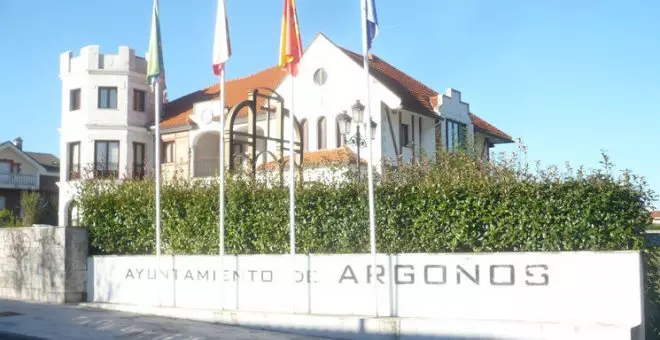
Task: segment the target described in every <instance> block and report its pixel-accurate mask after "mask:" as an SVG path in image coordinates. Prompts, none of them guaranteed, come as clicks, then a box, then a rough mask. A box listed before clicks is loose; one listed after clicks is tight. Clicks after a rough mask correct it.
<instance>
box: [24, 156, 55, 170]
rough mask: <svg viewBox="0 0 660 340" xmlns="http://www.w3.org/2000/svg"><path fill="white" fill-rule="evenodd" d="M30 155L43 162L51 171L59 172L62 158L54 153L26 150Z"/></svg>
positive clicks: (40, 162) (38, 161) (42, 164)
mask: <svg viewBox="0 0 660 340" xmlns="http://www.w3.org/2000/svg"><path fill="white" fill-rule="evenodd" d="M25 153H26V154H27V155H28V156H30V157H32V158H33V159H34V160H35V161H37V163H39V164H41V166H43V167H44V168H46V170H48V171H49V172H57V171H59V170H60V159H59V158H57V157H56V156H55V155H53V154H49V153H42V152H29V151H28V152H25Z"/></svg>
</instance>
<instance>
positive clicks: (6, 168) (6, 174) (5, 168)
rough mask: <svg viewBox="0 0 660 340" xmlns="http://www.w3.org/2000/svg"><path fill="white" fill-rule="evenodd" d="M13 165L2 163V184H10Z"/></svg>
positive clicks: (0, 177)
mask: <svg viewBox="0 0 660 340" xmlns="http://www.w3.org/2000/svg"><path fill="white" fill-rule="evenodd" d="M11 172H12V163H10V162H3V161H0V183H10V181H11V178H12V175H11Z"/></svg>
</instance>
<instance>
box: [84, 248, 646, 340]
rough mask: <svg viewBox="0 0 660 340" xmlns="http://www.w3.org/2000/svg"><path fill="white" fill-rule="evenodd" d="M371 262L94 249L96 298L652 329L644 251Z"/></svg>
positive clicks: (483, 324)
mask: <svg viewBox="0 0 660 340" xmlns="http://www.w3.org/2000/svg"><path fill="white" fill-rule="evenodd" d="M372 261H373V258H372V257H371V256H370V255H368V254H343V255H338V254H328V255H296V256H295V260H294V261H292V258H291V256H290V255H239V256H234V255H230V256H224V257H223V258H221V257H219V256H162V257H161V258H160V262H158V260H157V258H156V256H94V257H90V258H89V268H91V270H90V271H89V277H88V300H89V301H92V302H99V303H119V304H132V305H136V304H137V305H142V306H156V305H160V306H166V307H178V308H195V309H215V310H218V309H222V308H224V309H226V310H231V311H249V312H264V313H269V312H274V313H292V312H295V313H296V314H312V315H338V316H345V315H363V316H371V315H373V314H374V312H375V311H376V309H377V310H378V315H379V316H380V317H399V318H404V319H402V320H420V319H424V320H434V321H436V323H440V324H442V323H449V322H452V320H453V321H455V320H462V322H464V323H470V324H472V325H473V327H472V328H463V329H461V328H460V327H456V328H454V331H456V333H453V335H455V336H458V337H467V338H473V337H475V336H476V335H480V336H486V335H487V336H488V337H492V338H498V339H499V338H502V339H504V338H506V339H568V338H571V339H577V338H580V339H582V338H583V337H580V335H582V334H580V332H579V331H578V329H582V330H584V329H589V328H598V327H604V326H605V327H608V326H609V327H618V328H621V329H627V330H628V331H629V333H628V338H627V339H630V336H631V330H632V329H637V330H636V332H640V330H641V332H640V333H641V334H639V333H638V336H639V337H636V339H640V338H641V339H643V327H644V314H643V297H644V294H643V290H642V287H643V286H642V281H643V276H642V266H641V259H640V254H639V252H633V251H619V252H553V253H493V254H485V253H484V254H396V255H385V254H379V255H378V256H377V259H376V262H377V266H378V267H377V269H376V270H372V263H373V262H372ZM294 269H295V273H294ZM373 273H375V275H374V274H373ZM374 276H375V278H374ZM373 280H377V282H378V283H377V284H374V283H375V282H374V281H373ZM376 288H377V295H375V294H374V292H375V289H376ZM611 292H617V293H616V294H611ZM557 325H561V327H558V328H557ZM409 330H410V329H409ZM514 330H515V332H513V331H514ZM421 333H423V331H422V332H421ZM512 333H516V336H515V337H512ZM569 335H571V336H576V335H577V337H566V336H569Z"/></svg>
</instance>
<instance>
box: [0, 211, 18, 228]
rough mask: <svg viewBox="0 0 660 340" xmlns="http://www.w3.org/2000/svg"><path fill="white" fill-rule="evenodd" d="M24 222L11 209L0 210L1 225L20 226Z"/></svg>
mask: <svg viewBox="0 0 660 340" xmlns="http://www.w3.org/2000/svg"><path fill="white" fill-rule="evenodd" d="M18 226H22V222H21V220H20V219H19V218H17V217H16V216H15V215H14V213H13V212H12V211H11V210H7V209H3V210H0V227H18Z"/></svg>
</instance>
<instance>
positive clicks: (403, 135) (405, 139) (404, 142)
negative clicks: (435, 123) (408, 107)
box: [399, 124, 410, 147]
mask: <svg viewBox="0 0 660 340" xmlns="http://www.w3.org/2000/svg"><path fill="white" fill-rule="evenodd" d="M400 127H401V130H400V131H399V141H401V147H409V146H410V129H409V127H408V124H401V125H400Z"/></svg>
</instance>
